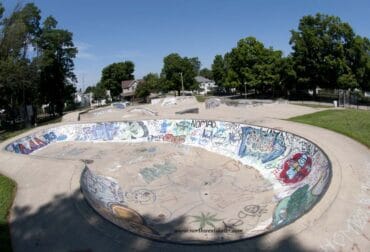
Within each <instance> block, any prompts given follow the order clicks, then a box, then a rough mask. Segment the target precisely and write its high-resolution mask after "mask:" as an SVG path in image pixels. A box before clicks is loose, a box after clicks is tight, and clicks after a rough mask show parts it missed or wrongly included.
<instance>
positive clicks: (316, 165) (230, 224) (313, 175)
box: [0, 98, 370, 251]
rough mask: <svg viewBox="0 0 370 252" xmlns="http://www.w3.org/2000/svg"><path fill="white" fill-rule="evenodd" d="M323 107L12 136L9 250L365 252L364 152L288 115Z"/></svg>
mask: <svg viewBox="0 0 370 252" xmlns="http://www.w3.org/2000/svg"><path fill="white" fill-rule="evenodd" d="M215 104H216V105H215ZM195 108H196V109H198V110H197V111H198V113H184V114H178V113H176V112H179V111H188V110H190V109H192V111H194V109H195ZM318 110H320V109H315V108H309V107H303V106H296V105H292V104H288V103H280V102H271V103H263V104H256V103H248V104H241V105H237V106H235V105H230V104H227V103H217V102H216V103H215V102H214V101H213V102H212V105H209V104H208V105H207V103H206V104H205V103H199V102H197V101H196V100H195V99H192V98H186V99H184V98H180V99H172V100H171V101H170V102H169V100H168V99H167V100H166V101H164V100H161V101H158V103H154V104H152V105H139V106H129V107H127V108H123V109H122V108H120V109H119V108H112V107H106V108H102V109H95V110H90V111H85V112H84V113H80V112H74V113H71V114H67V115H66V116H65V117H64V118H63V122H62V123H59V124H56V125H52V126H49V127H43V128H39V129H35V130H33V131H31V132H29V133H26V134H24V135H21V136H18V137H16V138H13V139H11V140H9V141H7V142H5V143H3V144H2V146H1V149H2V150H1V152H2V155H1V156H2V158H1V159H0V164H1V166H0V167H1V168H2V167H8V168H7V169H2V170H1V172H2V173H3V174H6V175H8V176H9V177H12V178H14V180H16V182H17V183H18V191H17V195H16V198H15V202H14V205H13V207H12V209H11V220H10V221H11V235H12V239H13V244H14V249H15V251H22V250H24V249H25V248H27V249H29V248H33V249H34V250H35V251H36V250H37V251H48V250H50V249H51V248H53V249H55V248H58V247H59V248H61V249H62V248H63V249H65V248H68V249H69V250H71V251H75V250H76V251H78V250H82V249H91V250H92V251H103V250H104V249H105V248H109V250H113V251H116V250H117V251H118V250H121V249H127V250H136V251H140V250H153V251H156V250H158V251H159V250H168V251H170V250H174V249H176V250H180V251H189V250H194V249H201V250H205V251H208V250H216V251H224V250H227V249H255V250H265V251H275V250H279V249H281V250H284V249H289V248H293V247H294V248H295V249H297V248H300V249H301V250H307V251H317V250H322V251H338V250H340V249H342V250H346V249H347V248H349V249H351V248H353V247H354V248H359V249H360V251H362V250H361V249H365V248H366V247H367V245H368V243H369V241H368V239H367V236H366V234H367V233H368V231H369V227H368V225H367V223H368V219H369V218H368V213H369V208H368V200H367V199H368V188H369V184H368V182H367V180H368V178H369V175H370V174H368V169H369V163H370V162H369V155H368V154H369V150H368V148H367V147H365V146H363V145H361V144H359V143H357V142H355V141H354V140H352V139H350V138H348V137H345V136H342V135H340V134H338V133H335V132H331V131H328V130H325V129H322V128H318V127H314V126H309V125H303V124H298V123H294V122H290V121H286V120H284V119H287V118H289V117H292V116H296V115H300V114H307V113H312V112H315V111H318ZM348 153H351V154H350V155H349V154H348ZM9 167H11V169H9ZM41 192H42V193H41ZM71 227H73V228H72V230H74V231H72V232H71ZM323 227H325V228H323ZM66 230H68V232H67V231H66ZM76 236H79V240H78V241H77V240H76V239H75V237H76ZM51 241H52V244H51Z"/></svg>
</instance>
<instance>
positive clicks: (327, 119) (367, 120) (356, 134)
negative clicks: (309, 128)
mask: <svg viewBox="0 0 370 252" xmlns="http://www.w3.org/2000/svg"><path fill="white" fill-rule="evenodd" d="M289 120H290V121H294V122H300V123H306V124H311V125H315V126H318V127H322V128H326V129H330V130H333V131H336V132H338V133H342V134H344V135H346V136H349V137H351V138H353V139H355V140H357V141H359V142H360V143H363V144H364V145H366V146H367V147H369V148H370V111H366V110H355V109H345V110H324V111H320V112H316V113H313V114H308V115H303V116H297V117H293V118H290V119H289Z"/></svg>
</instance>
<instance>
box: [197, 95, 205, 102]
mask: <svg viewBox="0 0 370 252" xmlns="http://www.w3.org/2000/svg"><path fill="white" fill-rule="evenodd" d="M195 98H196V99H197V101H198V102H204V101H205V100H206V97H205V96H204V95H196V96H195Z"/></svg>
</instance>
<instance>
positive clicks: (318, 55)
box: [290, 13, 369, 95]
mask: <svg viewBox="0 0 370 252" xmlns="http://www.w3.org/2000/svg"><path fill="white" fill-rule="evenodd" d="M291 34H292V36H291V39H290V44H292V47H293V53H292V56H293V60H294V65H295V67H294V68H295V71H296V73H297V78H298V83H299V84H300V86H301V88H303V89H304V88H306V89H307V88H309V89H313V90H314V95H316V87H321V88H355V87H358V86H362V87H366V86H367V85H368V83H369V78H368V76H369V75H368V73H369V68H368V67H367V65H368V62H369V45H368V43H367V42H366V39H363V38H361V37H359V36H355V33H354V32H353V30H352V28H351V26H350V25H349V24H348V23H344V22H342V21H341V20H340V18H339V17H335V16H328V15H323V14H319V13H318V14H316V15H315V16H311V15H309V16H304V17H303V18H302V19H301V20H300V22H299V25H298V30H297V31H295V30H293V31H291ZM367 41H368V40H367ZM366 83H367V84H366Z"/></svg>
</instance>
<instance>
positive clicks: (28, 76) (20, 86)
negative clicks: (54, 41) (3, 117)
mask: <svg viewBox="0 0 370 252" xmlns="http://www.w3.org/2000/svg"><path fill="white" fill-rule="evenodd" d="M3 13H4V8H3V6H2V5H1V4H0V93H2V94H6V95H4V96H2V97H0V106H1V107H5V108H6V110H7V111H8V112H9V111H13V112H15V111H16V110H18V109H19V108H21V109H22V110H23V113H21V114H23V115H24V119H26V118H27V116H26V104H29V105H31V104H32V103H34V102H35V100H36V98H37V88H36V87H37V81H38V78H37V66H36V64H35V62H36V61H35V60H34V58H31V57H27V52H28V48H29V47H30V46H31V45H34V43H35V41H36V38H37V36H38V34H39V33H38V31H39V20H40V18H41V17H40V10H39V9H38V8H37V7H36V6H35V5H34V4H31V3H30V4H26V5H25V6H24V7H22V6H21V5H17V7H16V9H15V10H14V11H13V12H12V13H11V15H10V16H9V17H6V18H3ZM15 116H17V115H16V113H11V117H13V118H12V119H14V117H15Z"/></svg>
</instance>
